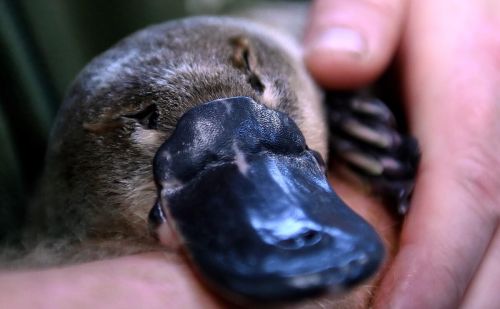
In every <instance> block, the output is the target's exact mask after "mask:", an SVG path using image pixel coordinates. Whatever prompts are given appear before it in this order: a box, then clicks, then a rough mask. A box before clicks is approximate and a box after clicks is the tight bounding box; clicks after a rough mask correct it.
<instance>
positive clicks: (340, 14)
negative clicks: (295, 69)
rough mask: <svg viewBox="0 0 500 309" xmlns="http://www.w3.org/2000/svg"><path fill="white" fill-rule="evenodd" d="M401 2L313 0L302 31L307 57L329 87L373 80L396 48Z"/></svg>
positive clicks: (357, 84) (358, 84)
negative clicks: (305, 29)
mask: <svg viewBox="0 0 500 309" xmlns="http://www.w3.org/2000/svg"><path fill="white" fill-rule="evenodd" d="M406 2H407V1H402V0H376V1H374V0H362V1H352V0H317V1H315V2H314V3H313V5H312V8H311V12H310V18H309V25H308V28H307V31H306V35H305V61H306V64H307V66H308V68H309V70H310V71H311V73H312V74H313V76H314V77H315V78H316V79H317V81H318V82H319V83H321V84H322V85H323V86H325V87H327V88H354V87H359V86H362V85H365V84H367V83H369V82H371V81H373V80H374V79H375V78H376V77H377V76H378V75H379V74H380V73H381V72H382V71H383V70H384V69H385V68H386V66H387V64H388V62H389V60H390V58H391V56H392V55H393V54H394V51H395V49H396V47H397V44H398V40H399V37H400V32H401V29H402V27H401V25H402V23H403V19H404V16H405V11H406V9H405V8H406Z"/></svg>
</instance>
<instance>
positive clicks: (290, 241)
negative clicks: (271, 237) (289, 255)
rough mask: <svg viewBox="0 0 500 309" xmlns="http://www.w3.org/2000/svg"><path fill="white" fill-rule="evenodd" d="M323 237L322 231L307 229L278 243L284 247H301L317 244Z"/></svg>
mask: <svg viewBox="0 0 500 309" xmlns="http://www.w3.org/2000/svg"><path fill="white" fill-rule="evenodd" d="M321 238H322V233H321V232H319V231H316V230H311V229H307V230H304V231H301V232H300V233H297V234H295V235H293V236H291V237H289V238H286V239H282V240H280V241H278V242H277V245H278V246H279V247H281V248H283V249H300V248H303V247H308V246H312V245H315V244H317V243H318V242H319V241H320V240H321Z"/></svg>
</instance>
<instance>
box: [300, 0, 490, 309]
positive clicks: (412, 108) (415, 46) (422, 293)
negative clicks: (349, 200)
mask: <svg viewBox="0 0 500 309" xmlns="http://www.w3.org/2000/svg"><path fill="white" fill-rule="evenodd" d="M310 21H311V23H310V26H309V31H308V32H307V35H306V40H305V42H306V47H307V51H308V52H307V54H306V62H307V64H308V66H309V68H310V70H311V72H312V73H313V75H314V76H315V77H316V79H317V80H318V81H319V82H320V83H321V84H323V85H324V86H325V87H327V88H351V87H358V86H362V85H364V84H365V83H367V82H370V81H372V79H373V78H374V77H376V76H378V75H379V74H380V73H381V72H382V70H384V69H385V67H386V65H387V61H388V59H390V58H391V57H392V56H394V55H397V56H398V61H399V63H400V70H401V78H402V85H403V91H404V100H405V103H406V105H405V106H406V109H407V114H408V117H409V122H410V127H411V131H412V132H413V134H414V135H415V136H416V137H417V138H418V140H419V142H420V146H421V151H422V158H421V164H420V170H419V173H418V178H417V183H416V187H415V192H414V196H413V202H412V205H411V210H410V212H409V214H408V215H407V217H406V218H405V222H404V225H403V230H402V235H401V240H400V250H399V253H398V254H397V256H396V259H395V261H394V263H393V264H392V266H391V268H390V270H389V271H388V273H387V274H386V276H385V277H384V279H383V281H382V284H381V288H380V290H379V292H378V294H377V295H376V302H375V305H376V307H380V308H457V307H463V308H492V307H497V306H498V305H499V304H500V294H499V293H498V292H497V290H496V287H498V286H500V267H499V265H498V261H499V260H500V229H499V217H500V190H499V188H500V156H499V155H498V150H499V149H500V121H499V118H500V61H499V59H500V35H499V34H498V29H500V2H498V1H488V0H478V1H467V0H459V1H454V0H453V1H452V0H442V1H433V0H414V1H407V2H405V1H399V0H378V1H368V0H366V1H349V0H323V1H316V2H315V3H314V8H313V10H312V13H311V17H310ZM335 26H342V27H341V30H333V31H332V30H329V29H331V28H332V27H335ZM337 29H338V28H337ZM345 29H349V30H347V31H346V30H345ZM328 31H330V32H329V33H330V35H329V36H326V38H327V40H326V41H325V40H321V39H319V38H321V37H323V38H325V35H324V34H323V33H325V32H328ZM332 33H333V34H336V33H337V34H340V35H336V36H332V35H331V34H332ZM355 33H358V34H359V36H358V35H355ZM360 37H361V38H364V39H362V40H360ZM346 72H348V76H349V77H350V78H346V74H347V73H346Z"/></svg>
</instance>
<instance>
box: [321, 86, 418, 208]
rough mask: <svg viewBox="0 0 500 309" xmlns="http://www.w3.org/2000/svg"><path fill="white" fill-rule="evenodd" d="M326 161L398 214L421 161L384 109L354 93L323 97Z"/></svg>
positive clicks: (415, 147) (405, 203)
mask: <svg viewBox="0 0 500 309" xmlns="http://www.w3.org/2000/svg"><path fill="white" fill-rule="evenodd" d="M327 100H328V107H329V113H328V114H329V122H330V149H331V156H332V157H333V159H334V160H335V161H339V162H341V163H342V164H344V165H345V166H347V167H348V169H349V171H351V172H354V174H355V175H356V176H358V177H359V178H360V179H361V180H364V181H365V182H367V183H368V184H369V185H370V187H371V189H372V191H373V192H374V193H375V194H380V195H381V196H382V197H384V198H385V199H387V200H388V201H389V203H390V204H391V207H395V209H396V210H397V212H398V213H399V214H401V215H403V214H405V213H406V212H407V211H408V207H409V200H410V197H411V194H412V192H413V187H414V182H415V175H416V171H417V166H418V162H419V158H420V152H419V147H418V143H417V140H416V139H415V138H414V137H412V136H409V135H407V134H404V133H402V131H400V130H399V129H398V128H397V126H396V121H395V117H394V115H393V113H392V112H391V110H390V109H389V108H388V107H387V105H386V104H385V103H384V102H382V101H381V100H378V99H377V98H375V97H371V96H366V95H358V94H353V93H334V94H331V95H329V96H328V98H327Z"/></svg>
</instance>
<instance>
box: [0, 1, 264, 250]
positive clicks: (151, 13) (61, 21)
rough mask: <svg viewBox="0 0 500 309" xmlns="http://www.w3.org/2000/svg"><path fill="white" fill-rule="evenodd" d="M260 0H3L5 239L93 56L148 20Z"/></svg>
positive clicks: (0, 145) (0, 162)
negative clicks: (68, 97)
mask: <svg viewBox="0 0 500 309" xmlns="http://www.w3.org/2000/svg"><path fill="white" fill-rule="evenodd" d="M256 2H260V1H255V0H254V1H251V0H184V1H174V0H127V1H122V0H106V1H100V0H81V1H77V0H0V242H2V241H5V239H6V235H7V234H8V232H12V231H16V230H18V229H19V228H20V227H21V226H22V224H23V218H24V210H25V206H26V205H27V203H29V200H30V196H31V194H32V193H33V190H34V188H35V186H36V182H37V180H38V177H39V175H40V173H41V169H42V166H43V160H44V153H45V146H46V143H47V139H48V135H49V132H50V127H51V123H52V121H53V119H54V116H55V115H56V112H57V108H58V106H59V104H60V103H61V102H62V99H63V97H64V94H65V92H66V91H67V89H68V87H69V85H70V83H71V81H72V80H73V78H74V77H75V76H76V74H77V73H78V72H79V71H80V70H81V69H82V68H83V66H84V65H85V64H86V63H87V62H89V60H90V59H92V58H93V57H94V56H96V55H98V54H99V53H101V52H102V51H104V50H106V49H107V48H109V47H110V46H111V45H113V44H114V43H116V42H117V41H118V40H119V39H121V38H123V37H124V36H126V35H127V34H129V33H131V32H133V31H135V30H138V29H140V28H143V27H145V26H147V25H150V24H153V23H159V22H162V21H165V20H169V19H173V18H178V17H182V16H186V15H199V14H220V13H224V12H227V11H231V10H234V9H239V8H241V7H243V6H245V5H249V4H250V3H251V4H252V5H254V4H255V3H256ZM266 2H270V1H266Z"/></svg>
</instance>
